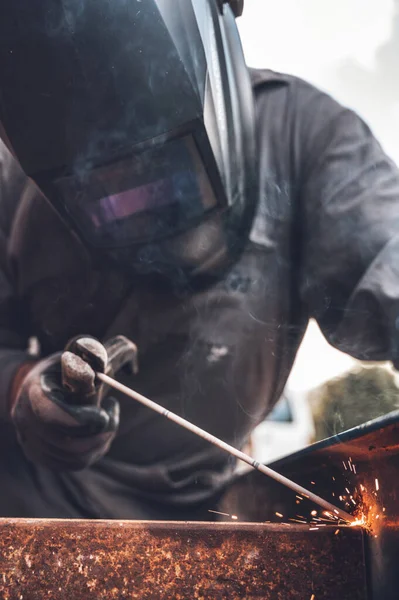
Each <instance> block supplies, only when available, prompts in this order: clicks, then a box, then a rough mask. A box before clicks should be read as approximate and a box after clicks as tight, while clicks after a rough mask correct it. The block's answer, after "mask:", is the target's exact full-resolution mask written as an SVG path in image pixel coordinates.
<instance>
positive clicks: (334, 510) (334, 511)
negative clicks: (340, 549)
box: [96, 373, 355, 523]
mask: <svg viewBox="0 0 399 600" xmlns="http://www.w3.org/2000/svg"><path fill="white" fill-rule="evenodd" d="M96 375H97V378H98V379H100V380H101V381H102V382H103V383H105V384H106V385H109V386H110V387H112V388H114V389H116V390H118V391H119V392H122V393H123V394H126V396H129V397H130V398H133V399H134V400H137V401H138V402H140V403H141V404H144V406H147V407H148V408H150V409H151V410H154V411H155V412H157V413H159V414H160V415H163V416H164V417H166V418H167V419H170V420H171V421H173V422H174V423H177V424H178V425H181V426H182V427H184V428H185V429H188V431H191V432H192V433H195V434H196V435H198V436H200V437H201V438H203V439H204V440H206V441H207V442H210V443H211V444H214V445H215V446H217V447H218V448H221V449H222V450H225V451H226V452H228V453H229V454H232V455H233V456H235V457H236V458H238V459H239V460H242V461H243V462H245V463H247V464H248V465H249V466H250V467H252V468H253V469H256V470H257V471H260V472H261V473H263V474H264V475H267V476H268V477H271V478H272V479H274V480H275V481H278V482H279V483H281V484H282V485H285V486H286V487H288V488H290V489H291V490H292V491H294V492H295V493H296V494H301V495H302V496H304V497H305V498H307V499H308V500H311V501H312V502H314V503H315V504H318V505H319V506H321V507H322V508H324V509H325V510H326V511H328V512H329V513H331V516H332V517H335V518H338V517H339V518H340V519H342V520H343V521H346V522H347V523H352V522H354V521H355V518H354V517H353V516H352V515H350V514H349V513H348V512H346V511H345V510H342V509H341V508H338V507H337V506H334V505H333V504H331V503H330V502H327V500H324V499H323V498H320V496H318V495H317V494H314V493H313V492H311V491H310V490H307V489H306V488H304V487H302V486H301V485H298V484H297V483H295V481H291V479H288V478H287V477H284V475H281V474H280V473H277V471H274V470H273V469H270V468H269V467H266V466H265V465H262V464H261V463H259V462H258V461H257V460H255V459H254V458H252V457H251V456H249V455H248V454H245V453H244V452H241V451H240V450H237V449H236V448H234V447H233V446H230V445H229V444H226V442H223V441H222V440H220V439H219V438H217V437H215V436H214V435H212V434H210V433H208V432H207V431H204V430H203V429H201V428H200V427H197V426H196V425H193V424H192V423H190V422H189V421H186V420H185V419H182V417H179V416H178V415H176V414H174V413H172V412H170V410H167V409H166V408H163V407H162V406H160V405H159V404H157V403H156V402H153V401H152V400H150V399H149V398H146V397H145V396H143V395H142V394H139V393H138V392H135V391H134V390H132V389H131V388H129V387H127V386H126V385H123V384H122V383H119V381H116V380H115V379H113V378H112V377H109V376H108V375H105V374H104V373H96Z"/></svg>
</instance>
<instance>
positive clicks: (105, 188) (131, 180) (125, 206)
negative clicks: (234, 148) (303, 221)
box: [55, 134, 227, 248]
mask: <svg viewBox="0 0 399 600" xmlns="http://www.w3.org/2000/svg"><path fill="white" fill-rule="evenodd" d="M55 184H56V187H57V188H58V191H59V194H60V195H61V197H62V199H63V204H64V205H65V207H66V209H67V211H68V212H69V214H70V217H71V218H72V220H73V221H74V222H75V223H76V225H77V226H78V227H79V228H81V229H82V232H84V235H85V236H86V237H87V238H88V239H89V240H90V242H91V243H92V244H93V245H95V246H97V247H99V246H101V247H105V248H107V247H108V248H117V247H120V246H126V244H132V243H133V244H134V243H141V242H147V241H148V240H151V239H162V238H165V237H169V236H173V235H175V234H177V233H180V232H181V231H185V230H186V229H188V228H191V227H194V226H195V225H196V224H197V223H198V222H200V221H202V220H203V219H204V218H206V217H207V216H208V215H210V214H211V213H213V212H215V210H221V209H223V208H225V207H226V206H227V202H224V201H223V199H224V196H223V193H222V190H221V189H220V188H221V183H220V177H219V174H218V171H217V168H216V165H212V164H211V165H206V164H205V163H204V160H203V159H202V157H201V153H200V149H199V147H198V142H197V141H196V139H195V137H194V135H193V134H190V135H185V136H183V137H181V138H178V139H171V140H169V141H166V142H164V141H163V142H161V143H160V144H159V145H154V144H153V143H152V144H151V147H150V148H147V149H144V150H142V151H141V152H139V153H136V154H134V155H133V156H130V157H129V158H127V159H126V160H122V161H119V162H117V163H112V164H110V165H107V166H102V167H100V168H96V169H93V170H91V171H89V172H85V173H83V174H82V175H81V176H78V175H74V176H70V177H63V178H60V179H58V180H56V182H55ZM215 190H217V192H216V191H215Z"/></svg>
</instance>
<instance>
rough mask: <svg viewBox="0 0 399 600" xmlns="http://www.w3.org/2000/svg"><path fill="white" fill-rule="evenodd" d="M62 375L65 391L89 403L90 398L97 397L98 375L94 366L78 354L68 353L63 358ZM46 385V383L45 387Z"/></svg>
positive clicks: (64, 353)
mask: <svg viewBox="0 0 399 600" xmlns="http://www.w3.org/2000/svg"><path fill="white" fill-rule="evenodd" d="M92 362H93V361H92ZM61 373H62V386H63V387H64V389H65V390H67V391H68V392H69V393H71V394H73V395H74V396H75V397H76V399H82V400H85V401H86V402H87V403H89V402H90V398H89V397H90V396H93V395H95V394H96V391H97V390H96V383H95V381H96V373H95V371H94V370H93V368H92V366H91V365H90V364H89V363H88V362H86V360H84V359H83V358H81V357H80V356H78V355H77V354H74V353H73V352H69V351H66V352H63V354H62V356H61ZM45 384H46V382H45V381H44V382H43V385H45ZM97 387H99V386H97ZM43 389H44V388H43Z"/></svg>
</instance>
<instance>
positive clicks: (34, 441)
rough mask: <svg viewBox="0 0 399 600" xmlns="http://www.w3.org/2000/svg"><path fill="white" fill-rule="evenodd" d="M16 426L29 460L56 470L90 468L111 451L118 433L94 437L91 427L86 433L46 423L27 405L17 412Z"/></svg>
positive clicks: (113, 431)
mask: <svg viewBox="0 0 399 600" xmlns="http://www.w3.org/2000/svg"><path fill="white" fill-rule="evenodd" d="M118 409H119V407H118V408H117V409H116V411H118ZM104 412H105V411H104ZM111 412H112V411H111ZM112 420H114V421H115V417H113V419H112V418H111V417H108V422H109V423H110V422H111V421H112ZM14 422H15V423H16V425H17V434H18V438H19V441H20V443H21V445H22V447H23V449H24V452H25V454H26V456H27V457H28V458H29V459H30V460H32V461H34V462H37V463H40V464H41V465H44V466H46V467H48V468H53V469H68V470H78V469H83V468H86V467H87V466H89V465H90V464H93V463H94V462H95V461H97V460H98V459H99V458H101V456H103V455H104V454H105V453H106V452H107V451H108V449H109V446H110V444H111V442H112V440H113V439H114V437H115V430H114V429H110V430H107V431H103V432H101V433H96V432H95V433H92V425H91V424H89V427H88V428H87V429H86V431H84V428H82V427H71V426H66V425H61V424H54V423H49V422H47V421H43V420H42V419H41V418H39V417H38V416H37V415H36V413H35V411H34V410H33V408H32V405H31V403H30V402H26V403H24V406H23V408H22V410H21V406H18V407H17V408H16V411H15V412H14Z"/></svg>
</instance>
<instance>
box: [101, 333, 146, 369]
mask: <svg viewBox="0 0 399 600" xmlns="http://www.w3.org/2000/svg"><path fill="white" fill-rule="evenodd" d="M104 347H105V349H106V351H107V355H108V368H107V369H106V371H105V372H106V373H107V374H108V375H114V374H116V373H118V371H120V369H122V367H125V366H127V367H128V369H129V371H130V372H131V373H134V374H135V373H137V372H138V360H137V346H136V344H134V343H133V342H132V341H131V340H129V339H128V338H127V337H125V336H124V335H116V336H115V337H112V338H110V339H109V340H108V341H107V342H105V344H104Z"/></svg>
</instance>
